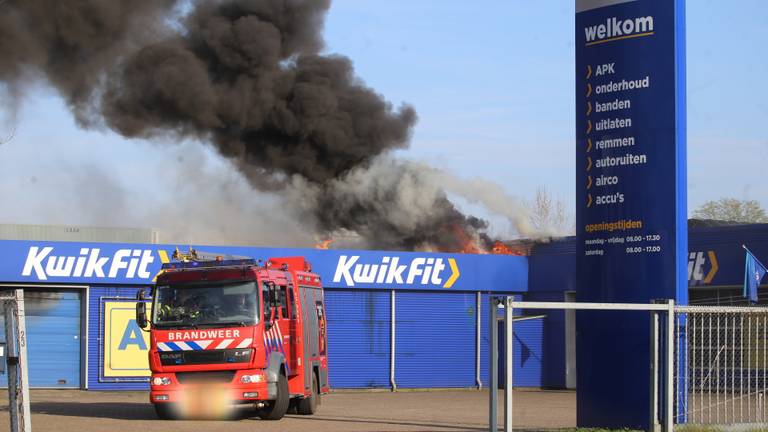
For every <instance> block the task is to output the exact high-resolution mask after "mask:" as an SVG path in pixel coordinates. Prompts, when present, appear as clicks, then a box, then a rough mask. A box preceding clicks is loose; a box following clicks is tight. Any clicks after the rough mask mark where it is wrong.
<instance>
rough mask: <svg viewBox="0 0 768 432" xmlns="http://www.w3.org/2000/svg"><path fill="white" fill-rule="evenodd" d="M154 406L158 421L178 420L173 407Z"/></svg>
mask: <svg viewBox="0 0 768 432" xmlns="http://www.w3.org/2000/svg"><path fill="white" fill-rule="evenodd" d="M154 405H155V413H156V414H157V418H159V419H160V420H176V419H177V418H178V417H177V415H176V410H175V409H174V406H173V405H171V404H170V403H156V404H154Z"/></svg>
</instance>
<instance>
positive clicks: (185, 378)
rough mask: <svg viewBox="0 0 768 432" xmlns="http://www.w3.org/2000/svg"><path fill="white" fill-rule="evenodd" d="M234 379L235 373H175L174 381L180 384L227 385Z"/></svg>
mask: <svg viewBox="0 0 768 432" xmlns="http://www.w3.org/2000/svg"><path fill="white" fill-rule="evenodd" d="M234 377H235V371H210V372H176V379H177V380H179V383H181V384H192V383H202V382H206V383H228V382H232V378H234Z"/></svg>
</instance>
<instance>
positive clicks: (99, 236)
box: [0, 224, 158, 243]
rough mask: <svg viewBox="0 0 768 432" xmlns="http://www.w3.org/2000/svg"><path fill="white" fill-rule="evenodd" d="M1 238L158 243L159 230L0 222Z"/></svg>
mask: <svg viewBox="0 0 768 432" xmlns="http://www.w3.org/2000/svg"><path fill="white" fill-rule="evenodd" d="M0 239H3V240H45V241H70V242H106V243H157V242H158V232H157V231H156V230H153V229H146V228H107V227H86V226H77V225H21V224H0Z"/></svg>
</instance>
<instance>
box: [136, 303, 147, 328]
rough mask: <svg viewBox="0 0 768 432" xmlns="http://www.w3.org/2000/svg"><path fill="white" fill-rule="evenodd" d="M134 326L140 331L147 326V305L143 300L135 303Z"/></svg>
mask: <svg viewBox="0 0 768 432" xmlns="http://www.w3.org/2000/svg"><path fill="white" fill-rule="evenodd" d="M136 324H138V325H139V327H141V328H142V329H144V328H146V327H147V325H148V324H149V322H148V321H147V304H146V303H144V301H143V300H139V301H138V302H137V303H136Z"/></svg>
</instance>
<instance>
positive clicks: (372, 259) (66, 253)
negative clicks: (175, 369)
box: [0, 225, 768, 390]
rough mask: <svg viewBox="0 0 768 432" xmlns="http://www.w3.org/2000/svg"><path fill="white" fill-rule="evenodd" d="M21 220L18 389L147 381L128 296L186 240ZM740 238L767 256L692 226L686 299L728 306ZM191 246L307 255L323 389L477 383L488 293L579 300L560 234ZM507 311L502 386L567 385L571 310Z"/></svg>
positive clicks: (11, 250) (5, 268) (15, 269)
mask: <svg viewBox="0 0 768 432" xmlns="http://www.w3.org/2000/svg"><path fill="white" fill-rule="evenodd" d="M23 228H24V229H19V228H18V227H15V228H13V229H10V231H9V228H8V227H7V226H6V227H5V228H3V227H2V226H0V238H12V239H13V240H0V256H1V257H2V259H0V289H16V288H19V287H21V288H23V289H24V292H25V300H26V301H25V307H26V325H27V335H28V353H29V377H30V383H31V385H32V386H33V387H38V388H83V389H93V390H125V389H145V388H147V377H148V375H149V371H148V369H147V348H148V346H147V345H148V341H147V336H146V333H144V332H142V331H141V329H139V327H138V326H137V325H136V323H135V321H134V310H135V309H134V308H135V302H136V300H135V298H136V293H137V292H138V291H139V290H141V289H145V288H147V287H148V286H150V285H151V284H152V281H153V279H154V278H155V277H156V276H157V274H158V272H159V271H160V267H161V265H162V263H163V262H167V261H168V260H169V257H170V256H171V254H172V252H173V251H174V250H175V249H176V248H177V247H178V248H180V249H182V250H184V249H187V248H188V247H189V245H172V244H157V243H156V242H155V240H156V238H157V236H156V234H155V233H153V232H150V231H141V230H134V231H130V230H123V231H120V230H117V231H116V230H106V231H103V232H97V231H94V229H85V228H57V227H39V228H37V229H35V230H31V231H30V229H29V228H28V227H23ZM3 229H5V231H3ZM62 230H63V231H62ZM22 231H23V232H22ZM24 238H27V239H29V238H45V239H54V240H57V241H49V240H25V239H24ZM58 240H71V241H58ZM89 240H94V241H89ZM95 240H98V241H95ZM743 243H746V244H747V245H749V246H750V248H751V249H752V250H753V251H754V252H755V253H756V254H757V255H758V257H766V259H768V226H765V225H749V226H732V227H715V228H699V229H696V228H695V229H692V230H691V233H690V246H689V249H690V254H689V258H690V260H689V267H688V273H689V284H690V299H691V302H692V303H708V304H712V303H719V304H733V303H737V302H739V301H741V297H740V290H741V284H742V281H743V258H744V257H743V252H742V251H743V249H742V248H741V244H743ZM195 247H196V249H198V250H200V251H210V252H215V253H220V254H231V255H241V256H250V257H254V258H258V259H267V258H270V257H279V256H303V257H306V258H307V259H308V260H309V261H310V262H311V263H312V266H313V270H314V271H315V272H316V273H318V274H320V275H321V277H322V280H323V285H324V286H325V288H326V292H325V300H326V309H327V317H328V339H329V340H328V343H329V348H328V353H329V374H330V381H331V386H332V387H334V388H433V387H455V388H471V387H480V386H483V385H485V383H486V382H487V379H488V358H487V354H488V341H487V330H488V297H489V296H490V295H513V294H514V295H518V296H520V298H522V299H524V300H548V301H563V300H574V299H578V293H577V292H575V291H574V286H575V285H574V280H575V241H574V240H573V239H562V240H557V241H552V242H549V243H542V244H539V245H536V246H534V247H533V249H532V250H531V253H530V255H529V256H512V255H469V254H436V253H410V252H386V251H354V250H347V251H344V250H317V249H277V248H256V247H231V246H195ZM517 320H518V322H516V323H515V332H516V338H515V342H514V343H515V347H514V354H515V358H514V367H515V369H514V373H515V379H514V380H515V384H516V385H519V386H523V387H551V388H567V387H573V386H575V370H576V367H577V365H576V364H575V343H574V341H575V324H574V323H575V319H574V316H573V315H571V314H569V313H566V312H562V311H553V312H549V313H546V314H541V315H526V314H525V313H524V311H523V313H522V314H521V315H519V316H517ZM502 340H503V339H502ZM502 352H503V351H502ZM500 361H503V359H501V360H500ZM502 373H503V368H502ZM0 379H4V378H2V377H0Z"/></svg>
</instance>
